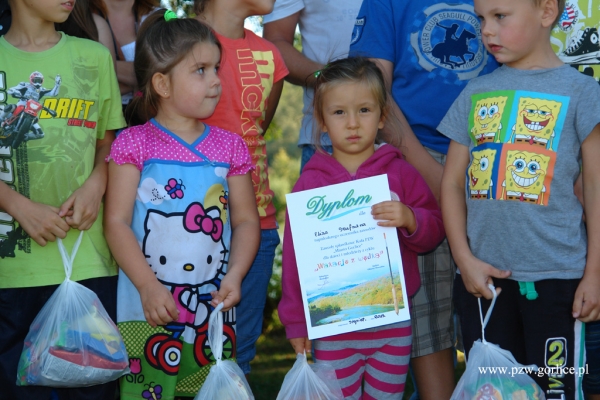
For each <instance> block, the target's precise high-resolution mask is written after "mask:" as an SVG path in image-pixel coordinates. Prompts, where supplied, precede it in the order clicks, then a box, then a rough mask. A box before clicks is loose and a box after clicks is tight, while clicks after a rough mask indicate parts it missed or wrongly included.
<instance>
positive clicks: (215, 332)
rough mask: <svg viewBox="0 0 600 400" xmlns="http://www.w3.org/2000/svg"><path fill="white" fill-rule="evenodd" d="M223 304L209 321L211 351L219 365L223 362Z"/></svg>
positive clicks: (216, 309)
mask: <svg viewBox="0 0 600 400" xmlns="http://www.w3.org/2000/svg"><path fill="white" fill-rule="evenodd" d="M222 309H223V303H219V305H218V306H216V307H215V309H214V310H213V312H212V313H210V318H209V319H208V344H209V345H210V350H211V351H212V353H213V356H214V357H215V360H217V364H219V363H220V362H221V356H222V355H223V313H222V312H221V310H222Z"/></svg>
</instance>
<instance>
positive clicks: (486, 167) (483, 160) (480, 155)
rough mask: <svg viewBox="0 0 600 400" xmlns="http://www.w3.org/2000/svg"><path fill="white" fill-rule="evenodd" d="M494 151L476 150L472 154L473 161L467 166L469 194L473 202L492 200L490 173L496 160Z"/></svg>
mask: <svg viewBox="0 0 600 400" xmlns="http://www.w3.org/2000/svg"><path fill="white" fill-rule="evenodd" d="M496 152H497V150H495V149H485V150H476V151H473V152H472V157H473V161H472V162H471V165H470V166H469V170H468V171H467V172H468V176H469V194H470V197H471V199H473V200H487V199H492V198H493V195H492V193H493V185H494V183H493V181H492V173H493V169H494V161H495V160H496Z"/></svg>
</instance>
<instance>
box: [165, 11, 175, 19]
mask: <svg viewBox="0 0 600 400" xmlns="http://www.w3.org/2000/svg"><path fill="white" fill-rule="evenodd" d="M172 19H177V14H175V13H174V12H173V11H171V10H167V11H165V21H167V22H169V21H170V20H172Z"/></svg>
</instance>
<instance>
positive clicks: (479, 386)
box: [450, 285, 546, 400]
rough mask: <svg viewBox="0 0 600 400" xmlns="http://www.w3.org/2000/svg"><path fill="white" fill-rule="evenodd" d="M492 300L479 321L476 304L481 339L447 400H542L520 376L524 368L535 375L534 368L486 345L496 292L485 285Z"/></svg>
mask: <svg viewBox="0 0 600 400" xmlns="http://www.w3.org/2000/svg"><path fill="white" fill-rule="evenodd" d="M488 287H489V288H490V290H491V291H492V293H493V294H494V298H493V299H492V304H490V308H489V309H488V311H487V313H486V314H485V319H484V318H483V313H482V311H481V299H478V301H479V318H480V319H481V337H482V340H477V341H476V342H475V343H473V347H472V348H471V351H470V352H469V359H468V360H467V368H466V369H465V372H464V373H463V375H462V377H461V378H460V381H458V385H456V389H454V393H452V397H451V398H450V400H478V399H481V400H483V399H531V400H545V399H546V396H545V395H544V392H543V391H542V388H540V387H539V386H538V384H537V383H535V381H534V380H533V379H532V378H531V377H530V376H529V375H527V374H525V373H522V371H523V368H524V367H527V369H530V370H532V371H537V369H538V368H537V366H535V365H528V366H524V365H521V364H519V363H518V362H517V360H515V358H514V357H513V355H512V354H511V353H510V351H508V350H503V349H501V348H500V346H498V345H495V344H492V343H489V342H488V341H486V340H485V332H484V331H485V326H486V325H487V323H488V321H489V320H490V316H491V314H492V310H493V308H494V304H496V298H497V296H498V295H497V294H496V289H495V288H494V286H493V285H488Z"/></svg>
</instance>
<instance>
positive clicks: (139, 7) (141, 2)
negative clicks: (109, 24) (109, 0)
mask: <svg viewBox="0 0 600 400" xmlns="http://www.w3.org/2000/svg"><path fill="white" fill-rule="evenodd" d="M101 3H102V6H101V8H100V7H98V8H94V6H93V5H90V7H91V8H92V12H95V13H96V14H99V15H100V16H101V17H102V18H104V19H106V18H108V10H107V8H106V5H105V4H104V0H102V1H101ZM159 5H160V2H159V1H158V0H135V1H134V2H133V13H134V14H135V15H137V16H138V18H141V17H142V16H144V15H146V14H148V13H150V12H151V11H152V10H154V9H156V8H157V7H158V6H159Z"/></svg>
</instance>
